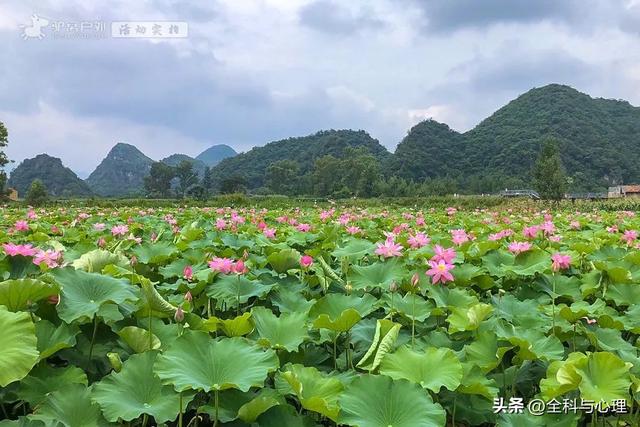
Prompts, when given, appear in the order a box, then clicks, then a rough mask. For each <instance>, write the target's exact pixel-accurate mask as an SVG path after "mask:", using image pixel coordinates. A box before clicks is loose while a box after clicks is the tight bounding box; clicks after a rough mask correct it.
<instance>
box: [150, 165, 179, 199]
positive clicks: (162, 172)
mask: <svg viewBox="0 0 640 427" xmlns="http://www.w3.org/2000/svg"><path fill="white" fill-rule="evenodd" d="M175 176H176V170H175V168H173V167H171V166H169V165H167V164H165V163H162V162H155V163H153V164H152V165H151V169H150V170H149V175H147V176H145V177H144V190H145V192H146V194H147V197H153V198H168V197H170V195H171V180H172V179H173V178H174V177H175Z"/></svg>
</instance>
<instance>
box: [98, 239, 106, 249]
mask: <svg viewBox="0 0 640 427" xmlns="http://www.w3.org/2000/svg"><path fill="white" fill-rule="evenodd" d="M106 244H107V241H106V240H105V239H104V237H101V238H99V239H98V241H97V242H96V245H98V247H99V248H104V247H105V246H106Z"/></svg>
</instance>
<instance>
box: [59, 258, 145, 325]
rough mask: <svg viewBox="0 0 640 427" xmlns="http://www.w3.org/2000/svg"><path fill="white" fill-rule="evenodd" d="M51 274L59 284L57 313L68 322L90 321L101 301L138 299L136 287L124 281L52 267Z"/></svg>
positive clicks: (102, 302) (118, 301)
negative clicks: (60, 287) (59, 292)
mask: <svg viewBox="0 0 640 427" xmlns="http://www.w3.org/2000/svg"><path fill="white" fill-rule="evenodd" d="M53 275H54V277H55V279H56V280H57V281H58V283H60V285H61V286H62V291H61V295H60V303H59V304H58V315H59V316H60V318H61V319H62V320H64V321H65V322H67V323H71V322H73V321H75V320H79V321H80V322H89V321H91V319H92V318H93V316H94V315H95V314H96V313H98V311H99V310H100V307H101V306H102V305H103V304H106V303H114V304H122V303H124V302H125V301H135V300H136V298H137V293H136V292H135V291H136V289H135V287H133V286H131V285H130V284H129V283H127V282H126V281H124V280H120V279H115V278H113V277H109V276H103V275H102V274H97V273H87V272H86V271H82V270H74V269H69V268H65V269H57V270H54V273H53Z"/></svg>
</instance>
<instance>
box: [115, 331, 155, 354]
mask: <svg viewBox="0 0 640 427" xmlns="http://www.w3.org/2000/svg"><path fill="white" fill-rule="evenodd" d="M152 330H153V329H152ZM118 336H120V338H122V340H123V341H124V342H125V343H126V344H127V345H128V346H129V347H131V349H132V350H133V351H135V352H136V353H142V352H145V351H149V350H157V349H159V348H160V345H161V343H160V340H159V339H158V337H157V336H156V335H154V334H153V333H151V348H149V331H148V330H146V329H142V328H138V327H137V326H125V327H124V328H122V329H120V330H119V331H118Z"/></svg>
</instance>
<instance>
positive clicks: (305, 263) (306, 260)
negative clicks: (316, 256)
mask: <svg viewBox="0 0 640 427" xmlns="http://www.w3.org/2000/svg"><path fill="white" fill-rule="evenodd" d="M312 265H313V258H312V257H311V256H309V255H303V256H302V257H300V266H301V267H302V268H304V269H307V268H309V267H311V266H312Z"/></svg>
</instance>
